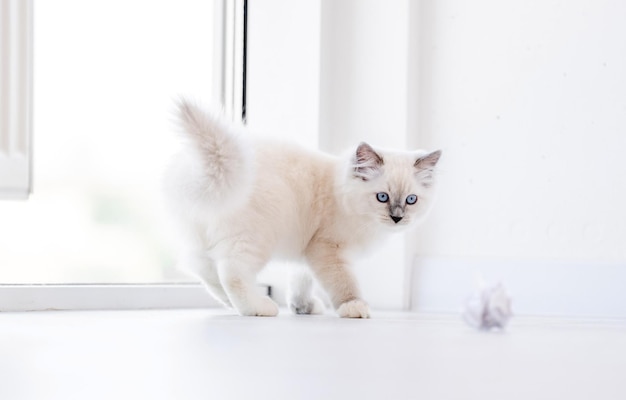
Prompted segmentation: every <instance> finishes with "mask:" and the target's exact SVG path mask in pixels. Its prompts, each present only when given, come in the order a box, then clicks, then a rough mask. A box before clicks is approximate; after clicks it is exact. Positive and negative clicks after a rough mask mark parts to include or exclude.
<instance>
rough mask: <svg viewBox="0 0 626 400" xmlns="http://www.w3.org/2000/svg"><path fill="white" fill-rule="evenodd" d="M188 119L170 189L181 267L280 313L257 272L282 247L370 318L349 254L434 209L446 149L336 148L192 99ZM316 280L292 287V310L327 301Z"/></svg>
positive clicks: (344, 305) (240, 299)
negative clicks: (267, 135)
mask: <svg viewBox="0 0 626 400" xmlns="http://www.w3.org/2000/svg"><path fill="white" fill-rule="evenodd" d="M179 118H180V123H181V125H182V128H183V131H184V136H185V138H186V140H185V142H186V146H185V148H184V151H183V152H182V153H181V154H180V155H179V156H178V157H177V158H176V159H175V160H174V162H173V163H172V165H171V167H170V168H169V170H168V172H167V174H166V195H167V197H168V199H169V200H170V201H169V203H170V204H171V206H172V209H173V211H174V212H175V216H176V219H177V220H178V222H180V225H181V227H182V237H181V239H182V240H181V242H182V253H181V258H180V264H181V266H182V267H185V268H187V269H189V270H191V271H192V272H193V273H194V274H196V275H197V276H198V277H199V278H200V279H201V280H202V281H203V283H204V284H205V285H206V287H207V289H208V291H209V292H210V293H211V294H212V295H213V296H214V297H215V298H216V299H218V300H219V301H220V302H222V303H223V304H225V305H226V306H229V307H234V308H235V309H236V310H237V312H238V313H239V314H241V315H259V316H274V315H276V314H277V313H278V307H277V305H276V303H274V302H273V301H272V300H271V299H270V298H269V297H267V296H263V295H261V294H259V291H258V289H257V287H256V275H257V273H258V272H259V271H260V270H261V269H262V268H263V267H264V266H265V264H266V263H267V262H268V261H269V260H270V259H272V258H280V259H289V260H298V261H300V260H304V261H306V263H307V264H308V266H309V267H310V270H311V272H312V273H313V275H314V276H315V278H316V279H317V281H318V282H319V283H320V284H321V286H322V287H323V288H324V289H325V291H326V292H327V293H328V295H329V298H330V300H331V302H332V304H333V306H334V307H335V309H336V310H337V313H338V314H339V315H340V316H341V317H352V318H367V317H369V308H368V306H367V304H366V303H365V302H364V301H363V300H362V299H361V293H360V291H359V288H358V286H357V282H356V281H355V278H354V276H353V274H352V272H351V259H352V258H353V256H354V254H355V253H356V254H358V253H362V252H363V251H364V250H366V249H367V248H369V247H371V246H372V245H374V244H375V243H376V242H377V241H379V240H380V239H381V236H383V235H388V234H389V233H392V232H399V231H401V230H403V229H405V228H406V227H408V226H410V225H412V224H414V223H415V222H417V221H418V220H420V219H421V218H422V217H424V215H425V214H426V213H427V211H428V209H429V208H430V206H431V202H432V196H433V193H432V192H433V184H434V173H433V172H434V168H435V165H436V164H437V161H438V160H439V157H440V155H441V152H440V151H435V152H431V153H427V152H423V151H418V152H401V151H387V150H380V149H374V148H372V147H371V146H369V145H368V144H366V143H361V144H360V145H359V146H358V147H357V148H356V149H355V150H354V151H352V152H351V153H350V154H349V155H348V156H346V157H344V158H336V157H332V156H330V155H326V154H323V153H320V152H313V151H308V150H304V149H301V148H298V147H295V146H292V145H288V144H285V143H280V142H274V141H267V140H261V139H256V138H254V137H252V136H251V135H247V134H246V132H243V128H241V127H235V126H232V125H229V124H226V123H224V122H223V121H222V120H221V119H220V118H218V117H216V116H214V115H211V114H210V113H206V112H204V111H202V110H201V109H199V108H198V107H197V106H196V105H194V104H192V103H189V102H187V101H184V100H183V101H181V102H180V104H179ZM255 139H256V140H255ZM300 276H301V275H300ZM311 283H312V281H311V279H310V277H307V276H303V277H301V278H300V279H298V280H296V282H295V284H294V285H293V286H292V288H291V293H292V294H291V298H290V299H289V303H290V307H291V309H292V310H293V311H294V312H296V313H302V314H308V313H317V312H320V311H321V310H322V309H321V308H320V307H321V302H320V301H319V300H318V299H316V298H314V296H313V295H312V291H311Z"/></svg>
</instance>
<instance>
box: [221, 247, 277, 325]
mask: <svg viewBox="0 0 626 400" xmlns="http://www.w3.org/2000/svg"><path fill="white" fill-rule="evenodd" d="M265 263H266V260H265V259H259V257H255V256H252V255H250V254H246V253H241V252H238V253H233V254H231V255H230V257H227V258H225V259H222V260H219V262H218V263H217V267H218V275H219V279H220V282H221V283H222V286H223V288H224V291H225V292H226V294H227V295H228V298H229V299H230V302H231V304H232V305H233V307H234V308H235V309H236V310H237V312H238V313H239V314H240V315H248V316H259V317H273V316H276V315H277V314H278V305H276V303H274V301H273V300H272V299H270V298H269V296H264V295H261V294H260V293H259V292H258V287H257V283H256V275H257V273H258V272H259V271H260V270H261V269H262V268H263V267H264V266H265Z"/></svg>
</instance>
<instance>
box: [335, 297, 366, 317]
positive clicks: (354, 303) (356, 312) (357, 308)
mask: <svg viewBox="0 0 626 400" xmlns="http://www.w3.org/2000/svg"><path fill="white" fill-rule="evenodd" d="M337 314H339V316H340V317H341V318H369V317H370V308H369V306H368V305H367V303H365V302H364V301H363V300H359V299H356V300H350V301H346V302H345V303H343V304H342V305H340V306H339V308H338V309H337Z"/></svg>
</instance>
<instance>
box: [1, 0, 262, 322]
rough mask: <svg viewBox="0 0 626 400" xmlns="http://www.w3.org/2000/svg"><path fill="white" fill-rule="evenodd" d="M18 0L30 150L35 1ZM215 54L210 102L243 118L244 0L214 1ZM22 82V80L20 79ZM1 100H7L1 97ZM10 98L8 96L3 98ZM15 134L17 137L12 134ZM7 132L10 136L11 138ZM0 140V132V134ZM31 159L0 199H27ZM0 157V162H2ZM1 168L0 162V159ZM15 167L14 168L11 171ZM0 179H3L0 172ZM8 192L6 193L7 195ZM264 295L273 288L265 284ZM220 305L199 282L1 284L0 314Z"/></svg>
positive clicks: (22, 88)
mask: <svg viewBox="0 0 626 400" xmlns="http://www.w3.org/2000/svg"><path fill="white" fill-rule="evenodd" d="M8 3H12V4H22V6H20V19H19V20H18V22H19V23H20V24H21V26H22V28H21V29H23V30H24V32H26V33H27V34H25V36H23V37H21V38H20V41H19V42H18V43H19V44H20V45H21V46H23V47H24V48H23V49H21V50H20V51H18V52H17V53H18V55H19V62H20V63H22V64H24V65H23V66H21V64H19V65H20V66H21V68H23V70H24V71H25V76H24V77H23V78H22V77H20V83H19V85H18V87H17V89H18V90H17V92H18V93H17V94H12V97H11V98H12V99H17V101H19V102H20V105H21V107H26V108H25V113H26V114H24V112H22V113H20V115H21V116H25V118H26V121H27V122H24V123H23V125H21V126H20V127H22V126H23V127H25V128H26V130H24V131H23V132H24V133H26V134H27V135H28V136H27V140H26V143H27V144H28V148H29V149H30V148H31V140H30V135H31V133H30V130H31V126H32V123H31V120H32V112H31V110H32V60H33V56H32V47H33V46H32V41H33V34H32V32H33V18H32V15H33V8H34V5H33V0H26V1H24V2H21V1H13V0H7V1H4V0H3V2H2V6H3V9H4V8H6V7H5V4H8ZM214 7H215V12H214V21H213V22H214V29H215V32H214V33H215V35H214V42H213V43H212V45H213V48H214V55H215V57H216V63H215V64H216V68H215V70H214V73H213V78H212V79H213V80H214V83H215V85H214V87H216V88H218V90H216V93H214V94H213V96H214V97H213V101H214V102H215V103H217V104H220V105H221V106H222V108H223V110H224V113H225V114H226V116H227V117H229V118H231V119H232V120H233V121H235V122H245V99H246V95H245V89H246V86H245V75H246V55H245V52H246V33H247V26H246V25H247V13H246V10H247V0H234V1H230V0H215V1H214ZM22 82H25V83H22ZM3 98H5V97H4V96H3ZM7 98H8V97H7ZM13 136H15V135H13ZM13 136H11V137H13ZM0 138H1V136H0ZM30 159H31V157H30V151H29V155H28V164H27V166H28V182H27V186H26V187H23V186H17V190H13V188H11V187H9V188H8V189H7V188H3V187H2V184H3V183H4V182H3V181H2V180H0V198H5V197H10V198H18V199H27V197H28V194H29V193H30V182H31V177H30V174H31V171H32V168H31V167H30V165H31V160H30ZM0 161H2V160H0ZM0 166H4V164H2V163H0ZM11 171H13V170H11ZM0 178H2V176H1V174H0ZM5 195H6V196H5ZM263 290H267V291H268V293H269V292H270V290H271V289H269V288H265V289H263ZM217 306H219V303H218V302H217V301H216V300H214V299H213V298H212V297H211V296H209V295H208V294H207V293H206V291H205V289H204V287H203V286H202V285H201V284H200V283H189V282H185V283H165V284H164V283H137V284H72V283H68V284H0V312H7V311H47V310H124V309H168V308H206V307H217Z"/></svg>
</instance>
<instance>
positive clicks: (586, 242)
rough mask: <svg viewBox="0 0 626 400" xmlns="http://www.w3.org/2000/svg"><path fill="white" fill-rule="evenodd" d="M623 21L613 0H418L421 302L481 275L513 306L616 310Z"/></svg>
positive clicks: (434, 305) (620, 279) (622, 257)
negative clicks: (423, 174)
mask: <svg viewBox="0 0 626 400" xmlns="http://www.w3.org/2000/svg"><path fill="white" fill-rule="evenodd" d="M625 17H626V3H624V2H621V1H591V0H577V1H568V2H562V1H555V0H554V1H553V0H549V1H545V0H544V1H509V2H498V1H486V0H485V1H473V2H464V1H460V0H459V1H456V0H443V1H442V0H437V1H435V0H431V1H422V2H421V7H420V9H419V24H420V29H419V33H420V36H421V39H420V47H419V51H420V55H419V60H420V69H419V79H418V80H419V87H420V98H419V104H420V106H421V108H420V109H416V110H415V112H417V113H418V115H419V116H418V117H417V120H418V123H417V126H418V127H419V130H420V135H421V137H422V139H423V143H424V145H426V146H436V147H442V148H443V149H444V158H443V163H442V168H443V170H442V173H441V187H440V190H441V191H440V199H439V203H438V205H437V207H436V209H435V210H434V212H433V214H432V215H431V217H430V219H429V221H428V222H427V224H426V226H425V227H424V228H425V229H424V230H423V234H422V235H421V236H420V237H419V240H416V241H415V246H416V249H417V250H418V252H419V254H420V257H421V259H419V261H418V263H417V269H416V274H415V278H416V279H415V282H414V283H415V285H416V286H415V289H416V290H415V293H414V294H415V296H414V300H415V301H416V304H415V306H416V307H417V308H418V309H450V308H451V306H452V304H450V303H449V302H446V301H443V300H442V298H443V297H446V296H445V295H444V294H448V295H449V296H447V298H448V299H449V298H451V297H454V298H457V297H458V294H459V293H461V291H462V289H463V287H466V288H467V289H468V290H469V289H471V284H472V280H473V278H472V276H473V275H474V274H480V273H482V274H484V275H486V276H485V278H486V279H489V280H494V279H498V278H508V279H509V281H508V282H507V281H506V279H505V284H508V285H509V286H510V287H514V288H515V290H514V292H516V293H514V294H515V295H516V297H517V299H518V301H517V305H518V308H517V311H518V312H520V313H526V312H533V313H558V314H582V313H586V314H594V315H600V314H610V315H614V316H617V315H620V316H626V297H625V295H624V293H625V291H624V288H625V287H626V246H625V244H626V240H625V239H626V212H625V211H624V204H625V202H626V160H625V159H624V157H623V151H624V149H626V74H625V73H624V71H626V25H625V24H624V18H625ZM464 263H465V267H462V265H463V264H464ZM459 265H461V266H459ZM537 266H541V268H537ZM522 271H525V272H522ZM459 274H460V275H462V276H463V279H462V280H465V282H460V281H459ZM433 285H436V286H437V287H438V288H439V296H438V298H439V300H437V299H435V298H434V297H432V296H430V297H429V296H426V295H425V293H426V292H427V293H431V294H432V293H434V289H433V288H432V286H433ZM544 287H546V288H549V290H547V289H546V290H544V289H543V288H544ZM563 288H566V289H565V290H563ZM550 292H552V293H550ZM559 294H561V295H559ZM607 295H608V296H607ZM611 296H613V297H612V298H613V299H614V301H617V302H620V301H621V304H623V305H621V306H618V307H615V306H614V304H610V303H607V302H608V301H609V300H608V299H610V298H611ZM531 299H532V300H531ZM567 300H569V301H567ZM589 303H592V305H590V304H589ZM514 304H515V303H514ZM583 309H584V310H583Z"/></svg>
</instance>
